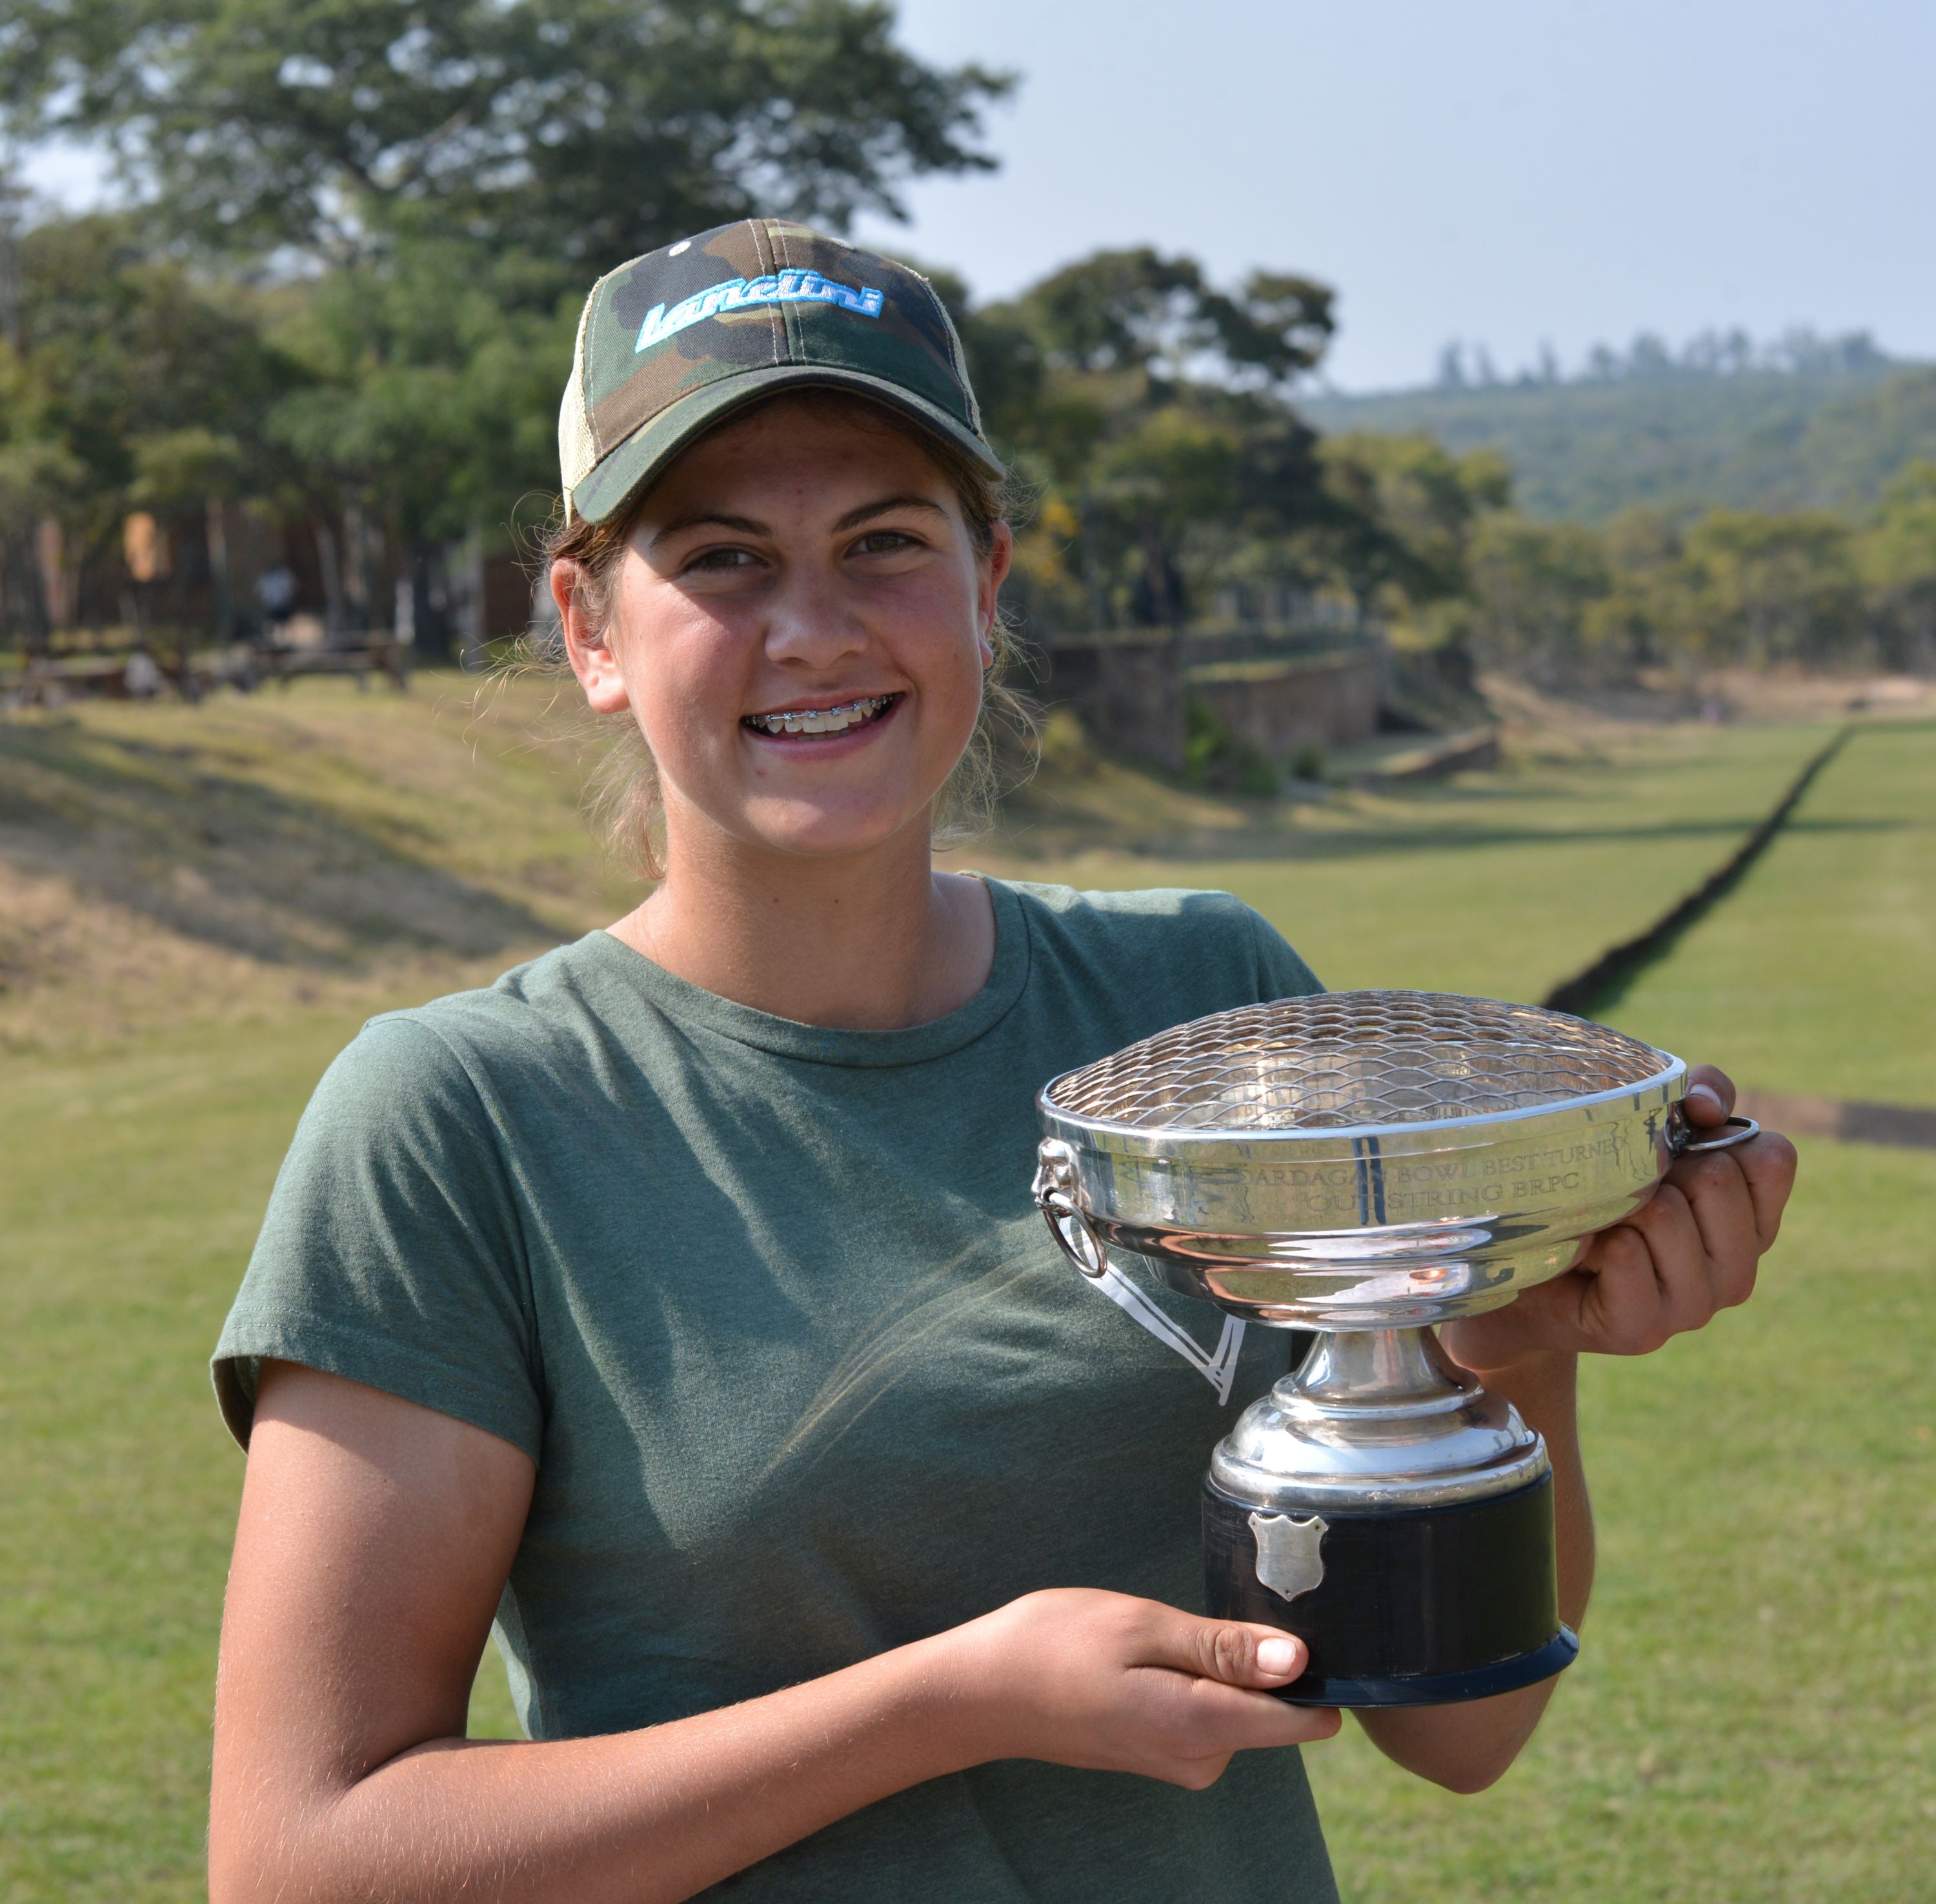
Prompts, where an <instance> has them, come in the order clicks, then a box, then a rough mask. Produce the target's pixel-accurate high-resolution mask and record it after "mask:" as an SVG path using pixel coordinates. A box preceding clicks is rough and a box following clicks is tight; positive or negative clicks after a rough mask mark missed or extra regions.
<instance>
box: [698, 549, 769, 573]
mask: <svg viewBox="0 0 1936 1904" xmlns="http://www.w3.org/2000/svg"><path fill="white" fill-rule="evenodd" d="M759 559H760V558H758V556H757V555H755V554H754V553H753V552H752V550H751V549H701V550H700V552H699V553H698V554H697V555H695V556H694V557H693V558H691V560H690V561H688V562H687V564H686V565H685V573H687V574H688V575H691V574H694V573H700V574H709V575H726V574H731V573H732V572H733V571H734V570H737V569H749V568H752V567H754V566H755V564H757V563H758V561H759Z"/></svg>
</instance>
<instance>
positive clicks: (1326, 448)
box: [1306, 431, 1512, 613]
mask: <svg viewBox="0 0 1936 1904" xmlns="http://www.w3.org/2000/svg"><path fill="white" fill-rule="evenodd" d="M1318 456H1319V460H1320V462H1321V464H1322V465H1323V473H1324V506H1323V509H1322V511H1321V512H1320V514H1319V516H1318V519H1317V522H1316V524H1315V525H1314V527H1313V528H1312V530H1311V532H1310V533H1309V535H1308V536H1307V537H1306V541H1307V542H1308V545H1309V546H1310V547H1311V549H1312V550H1313V552H1314V554H1315V555H1316V556H1317V560H1318V561H1319V563H1320V567H1322V568H1323V570H1326V572H1327V573H1329V574H1330V575H1331V576H1334V577H1335V578H1336V579H1337V580H1339V581H1340V582H1342V583H1343V584H1344V585H1345V588H1348V590H1349V591H1351V596H1352V597H1353V599H1354V600H1355V601H1356V602H1357V603H1358V606H1359V609H1360V612H1361V613H1363V612H1368V611H1369V609H1370V608H1371V607H1372V604H1373V603H1374V602H1375V600H1377V598H1378V597H1379V596H1380V595H1381V594H1383V593H1384V592H1386V591H1395V592H1396V594H1397V595H1399V597H1402V598H1403V600H1404V603H1405V604H1406V605H1408V606H1412V607H1419V606H1423V605H1424V604H1425V603H1428V602H1434V601H1441V600H1445V599H1447V597H1451V596H1454V595H1457V594H1463V593H1464V592H1465V591H1466V586H1467V576H1466V546H1467V543H1468V542H1469V539H1470V536H1471V534H1472V528H1473V526H1474V524H1475V523H1476V522H1477V521H1478V519H1479V518H1480V517H1481V515H1484V514H1486V513H1487V512H1490V511H1492V510H1496V509H1503V508H1504V507H1505V505H1506V503H1507V500H1508V497H1510V495H1511V488H1512V479H1511V471H1510V470H1508V468H1507V467H1506V464H1505V461H1504V460H1503V459H1502V458H1501V457H1500V456H1499V455H1498V454H1497V453H1496V452H1494V451H1492V450H1483V449H1482V450H1475V451H1472V452H1469V454H1468V455H1465V456H1455V455H1453V454H1452V452H1450V451H1449V450H1447V449H1445V448H1444V446H1442V445H1441V444H1440V443H1438V442H1436V441H1435V440H1433V439H1432V437H1426V436H1416V435H1414V436H1405V437H1390V436H1381V435H1377V434H1373V433H1371V432H1369V431H1363V432H1355V433H1354V434H1350V435H1347V436H1340V437H1327V438H1326V440H1324V442H1323V444H1322V445H1321V446H1320V449H1319V451H1318Z"/></svg>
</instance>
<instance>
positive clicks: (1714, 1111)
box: [1685, 1065, 1735, 1126]
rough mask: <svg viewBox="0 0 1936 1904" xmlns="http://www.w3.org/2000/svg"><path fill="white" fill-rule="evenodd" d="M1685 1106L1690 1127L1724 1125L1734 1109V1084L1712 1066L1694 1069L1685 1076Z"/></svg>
mask: <svg viewBox="0 0 1936 1904" xmlns="http://www.w3.org/2000/svg"><path fill="white" fill-rule="evenodd" d="M1685 1102H1686V1106H1687V1118H1688V1121H1689V1123H1695V1124H1702V1125H1709V1126H1711V1125H1714V1124H1720V1123H1726V1121H1727V1118H1728V1115H1729V1113H1730V1112H1731V1111H1732V1110H1733V1109H1734V1108H1735V1080H1733V1079H1732V1077H1729V1075H1728V1074H1727V1073H1726V1071H1722V1070H1720V1069H1718V1068H1717V1067H1716V1066H1714V1065H1696V1066H1695V1067H1694V1068H1693V1069H1692V1071H1689V1073H1688V1074H1687V1091H1686V1099H1685Z"/></svg>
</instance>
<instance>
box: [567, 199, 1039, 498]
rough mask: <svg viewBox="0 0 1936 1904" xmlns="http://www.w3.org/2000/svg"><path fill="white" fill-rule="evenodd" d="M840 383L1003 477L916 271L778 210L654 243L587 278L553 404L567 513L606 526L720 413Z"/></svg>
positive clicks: (956, 354) (936, 308)
mask: <svg viewBox="0 0 1936 1904" xmlns="http://www.w3.org/2000/svg"><path fill="white" fill-rule="evenodd" d="M828 384H831V385H835V386H836V387H838V388H842V389H852V390H854V391H859V392H861V393H864V394H866V395H867V396H869V397H873V398H875V399H876V400H878V401H879V402H881V403H886V404H888V405H891V406H892V407H893V408H894V409H896V410H900V411H902V412H903V413H905V414H906V415H907V416H909V417H911V418H912V419H913V420H914V421H915V422H918V423H921V424H924V425H926V426H927V428H929V429H930V430H932V431H934V432H935V433H936V434H937V435H939V436H942V437H945V438H946V439H947V440H948V441H949V442H951V443H954V444H955V445H956V446H958V447H959V448H960V449H963V450H965V451H966V452H967V453H968V454H969V455H970V456H971V457H973V458H974V459H975V461H977V462H978V463H979V464H982V466H983V467H985V468H986V469H987V470H988V472H989V473H991V475H994V476H1000V474H1001V473H1002V465H1001V460H1000V458H998V457H997V455H996V454H995V452H994V451H993V450H992V449H990V448H989V447H988V443H986V441H985V440H984V439H983V437H982V416H981V412H980V410H979V408H978V407H977V406H976V402H975V393H974V391H973V390H972V389H971V388H970V387H969V383H968V373H967V370H966V367H964V365H963V361H962V355H961V340H960V338H959V337H957V336H956V335H955V331H954V325H952V324H951V322H949V321H948V313H947V312H946V311H945V310H944V309H943V308H942V303H941V300H940V299H939V298H937V297H936V295H934V291H933V286H930V284H929V283H928V282H927V280H926V279H925V278H924V277H921V275H920V274H919V273H918V272H915V271H912V270H909V269H908V267H906V265H905V264H895V263H894V261H892V260H891V259H890V258H882V257H881V256H879V255H877V254H876V253H875V252H871V251H861V250H858V249H856V248H855V246H852V245H845V244H842V243H841V242H840V241H839V240H838V239H837V238H830V237H827V236H826V235H825V234H824V233H821V232H818V231H809V229H808V228H806V226H805V225H790V224H788V223H786V222H784V221H783V220H781V219H770V218H751V219H745V220H743V221H742V222H740V223H739V224H737V225H720V226H719V227H718V228H716V229H715V230H713V231H705V232H702V233H700V235H699V236H698V237H694V238H684V239H682V240H680V241H679V243H677V244H675V245H667V246H665V247H664V249H661V250H658V251H652V252H647V253H646V255H645V256H644V257H643V258H634V259H633V260H632V261H631V263H630V264H621V265H620V266H619V268H618V269H617V270H616V271H612V272H608V273H607V274H606V276H604V277H602V278H600V280H598V282H597V283H596V284H594V286H592V287H591V296H590V297H589V298H586V300H585V314H584V315H583V316H582V317H581V318H580V319H579V321H578V347H577V349H576V352H574V353H573V358H572V364H571V382H570V384H569V385H567V386H566V389H565V393H564V403H563V404H562V406H561V407H560V409H559V411H558V466H559V471H560V473H561V476H562V477H563V479H564V497H565V506H566V508H567V510H568V511H570V512H571V513H572V514H573V515H582V516H583V517H585V518H586V519H587V520H588V521H592V522H602V521H604V520H605V518H607V516H609V515H611V514H612V512H613V511H614V510H615V509H619V507H621V506H622V505H623V504H624V503H625V501H626V500H628V498H629V497H632V496H634V495H635V494H637V492H638V491H639V488H640V485H642V484H643V483H645V482H647V481H648V480H649V479H650V478H651V477H652V476H655V475H656V474H657V473H658V472H659V471H660V470H662V469H663V468H664V467H665V466H666V464H667V463H669V462H670V461H671V460H672V458H673V457H674V456H676V455H678V453H679V451H681V450H682V449H684V448H685V446H686V445H687V444H688V443H691V441H692V440H693V439H694V437H697V436H698V435H699V434H700V433H701V432H702V431H706V430H707V429H709V428H711V427H712V425H714V424H715V423H717V422H718V421H719V420H720V419H721V418H722V417H724V416H727V415H728V414H729V413H731V412H732V411H734V410H737V409H740V407H742V406H743V405H745V404H747V403H753V402H755V401H756V400H758V399H759V398H760V397H765V396H768V395H770V394H772V393H773V391H776V390H783V389H788V388H797V387H799V386H800V385H828Z"/></svg>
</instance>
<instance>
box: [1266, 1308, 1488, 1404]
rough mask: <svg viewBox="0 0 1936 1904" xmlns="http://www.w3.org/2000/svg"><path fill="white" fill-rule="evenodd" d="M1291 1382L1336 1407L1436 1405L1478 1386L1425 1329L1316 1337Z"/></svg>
mask: <svg viewBox="0 0 1936 1904" xmlns="http://www.w3.org/2000/svg"><path fill="white" fill-rule="evenodd" d="M1290 1381H1291V1385H1292V1387H1293V1389H1294V1390H1295V1392H1296V1393H1298V1394H1299V1395H1302V1396H1305V1398H1308V1400H1309V1401H1312V1402H1314V1403H1317V1404H1322V1405H1325V1406H1329V1407H1370V1408H1388V1407H1391V1406H1393V1404H1399V1405H1402V1404H1405V1403H1407V1402H1413V1403H1423V1404H1431V1403H1438V1402H1442V1401H1444V1400H1445V1399H1446V1398H1450V1397H1457V1396H1463V1395H1470V1394H1472V1392H1475V1390H1476V1389H1478V1383H1476V1382H1475V1381H1474V1380H1472V1377H1470V1376H1469V1375H1466V1374H1464V1372H1463V1371H1462V1370H1460V1368H1457V1365H1455V1364H1454V1362H1452V1360H1451V1359H1450V1357H1449V1356H1447V1354H1446V1353H1445V1351H1444V1349H1441V1348H1440V1347H1439V1346H1438V1336H1437V1335H1436V1334H1435V1333H1434V1332H1433V1331H1432V1330H1431V1329H1430V1328H1390V1329H1352V1330H1350V1331H1343V1332H1339V1333H1336V1334H1323V1335H1320V1336H1319V1337H1318V1338H1317V1341H1316V1343H1314V1345H1313V1346H1312V1348H1311V1352H1310V1353H1309V1354H1308V1355H1306V1356H1305V1358H1304V1360H1303V1361H1302V1362H1301V1363H1300V1364H1299V1365H1298V1368H1297V1370H1296V1373H1295V1374H1293V1376H1292V1377H1291V1378H1290Z"/></svg>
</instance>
